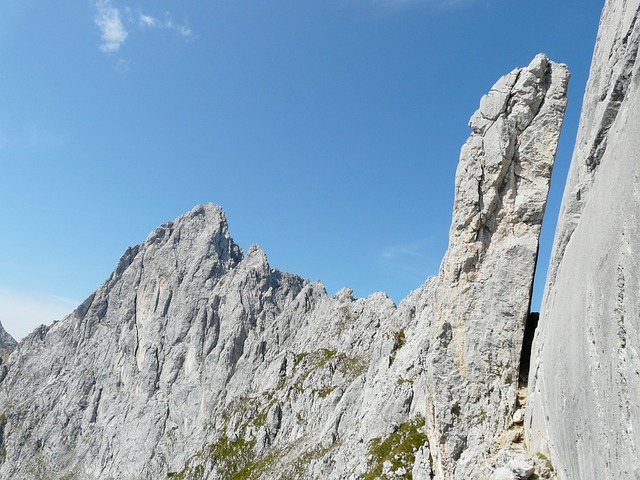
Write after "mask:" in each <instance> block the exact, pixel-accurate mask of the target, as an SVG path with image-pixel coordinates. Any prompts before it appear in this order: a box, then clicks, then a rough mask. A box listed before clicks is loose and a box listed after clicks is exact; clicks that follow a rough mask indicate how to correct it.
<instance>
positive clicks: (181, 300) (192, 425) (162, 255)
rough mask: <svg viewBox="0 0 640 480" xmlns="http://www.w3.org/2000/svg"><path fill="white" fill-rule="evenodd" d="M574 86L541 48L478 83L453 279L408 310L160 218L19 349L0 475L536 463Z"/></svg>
mask: <svg viewBox="0 0 640 480" xmlns="http://www.w3.org/2000/svg"><path fill="white" fill-rule="evenodd" d="M567 80H568V73H567V70H566V67H564V66H563V65H558V64H555V63H552V62H550V61H549V60H548V59H547V58H546V57H544V56H543V55H539V56H537V57H536V58H535V59H534V60H533V62H532V63H531V64H530V65H529V66H528V67H526V68H522V69H518V70H515V71H513V72H512V73H510V74H509V75H507V76H505V77H503V78H502V79H501V80H500V81H499V82H498V83H497V84H496V86H495V87H494V88H493V89H492V91H491V92H490V93H489V94H488V95H487V96H486V97H484V98H483V100H482V102H481V107H480V109H479V111H478V112H477V113H476V114H475V115H474V117H473V118H472V120H471V127H472V129H473V133H472V134H471V137H470V139H469V140H468V142H467V143H466V144H465V146H464V147H463V149H462V154H461V158H460V165H459V168H458V173H457V176H456V201H455V205H454V214H453V225H452V228H451V234H450V246H449V250H448V252H447V254H446V257H445V259H444V261H443V263H442V267H441V270H440V273H439V274H438V275H437V276H436V277H433V278H430V279H428V280H427V281H426V282H425V283H424V284H423V285H422V286H421V287H419V288H418V289H417V290H415V291H414V292H412V293H411V294H410V295H409V296H408V297H407V298H406V299H405V300H403V301H402V302H401V303H400V305H398V306H396V305H395V304H394V303H393V302H392V301H391V300H390V299H389V298H388V297H387V296H386V295H385V294H384V293H376V294H373V295H371V296H370V297H368V298H365V299H355V298H354V297H353V292H352V291H351V290H349V289H348V288H345V289H343V290H341V291H340V292H338V293H337V294H336V295H334V296H329V295H327V293H326V292H325V290H324V287H323V286H322V284H320V283H318V282H316V283H310V282H308V281H307V280H304V279H302V278H300V277H298V276H296V275H292V274H288V273H283V272H280V271H278V270H276V269H274V268H272V267H271V266H270V265H269V263H268V261H267V258H266V255H265V254H264V253H263V252H262V251H261V250H260V248H259V247H257V246H252V247H251V248H250V249H249V251H248V252H247V253H246V254H243V253H242V252H241V250H240V248H239V247H238V246H237V245H236V244H235V243H234V242H233V240H232V239H231V237H230V235H229V232H228V228H227V223H226V220H225V216H224V214H223V212H222V211H221V209H220V208H219V207H216V206H214V205H202V206H199V207H196V208H195V209H194V210H192V211H191V212H189V213H187V214H185V215H183V216H182V217H180V218H178V219H177V220H175V221H174V222H170V223H167V224H164V225H162V226H160V227H159V228H158V229H157V230H155V231H154V232H153V233H152V234H151V235H150V236H149V237H148V239H147V240H146V241H145V242H144V243H142V244H141V245H139V246H137V247H133V248H129V249H128V250H127V251H126V252H125V254H124V255H123V256H122V258H121V260H120V261H119V263H118V265H117V267H116V269H115V271H114V273H113V274H112V275H111V277H110V278H109V279H108V280H107V281H106V282H105V283H104V284H103V285H102V286H101V287H100V288H98V290H97V291H96V292H95V293H94V294H93V295H91V296H90V297H89V298H88V299H87V300H86V301H85V302H84V303H83V304H82V305H81V306H80V307H78V309H77V310H76V311H75V312H73V313H72V314H71V315H70V316H68V317H67V318H65V319H63V320H62V321H60V322H57V323H55V324H54V325H52V326H50V327H41V328H39V329H37V330H36V331H35V332H33V333H32V334H31V335H30V336H29V337H27V338H26V339H25V340H24V341H23V342H22V343H21V344H20V346H19V347H18V348H17V349H16V350H15V351H14V352H13V353H12V355H11V357H10V359H9V361H8V369H7V374H6V377H5V378H4V380H3V381H2V383H0V414H1V415H0V478H70V479H78V480H89V479H104V478H117V479H132V480H133V479H135V480H140V479H159V478H181V479H223V478H224V479H227V478H250V479H254V478H265V479H266V478H284V479H298V478H310V479H325V478H335V479H373V478H388V479H391V478H410V477H412V478H416V479H420V478H422V479H431V478H437V479H449V478H456V479H458V478H459V479H462V478H465V479H466V478H489V477H490V476H491V474H492V473H494V472H498V474H499V473H500V471H501V470H500V469H501V468H502V467H504V468H507V469H508V472H509V473H510V474H512V475H516V478H517V475H520V473H518V472H520V471H521V468H520V465H525V466H527V465H530V464H531V462H528V460H525V459H524V457H523V459H521V460H519V461H520V463H518V462H517V461H516V460H514V459H516V458H520V457H516V456H514V455H511V453H510V450H509V448H506V447H505V445H506V444H507V443H508V444H512V443H513V442H517V438H516V437H514V436H511V437H508V435H507V429H509V428H510V427H511V426H512V418H513V414H514V412H515V410H516V407H517V405H516V403H517V401H516V389H517V382H518V361H519V354H520V345H521V343H522V339H523V332H524V321H525V318H526V315H527V313H528V305H529V295H530V289H531V284H532V281H533V271H534V265H535V257H536V251H537V241H538V235H539V232H540V223H541V220H542V214H543V212H544V206H545V202H546V194H547V190H548V186H549V176H550V173H551V168H552V164H553V158H554V155H555V146H556V143H557V138H558V134H559V131H560V124H561V121H562V116H563V113H564V108H565V105H566V87H567ZM507 437H508V438H509V440H508V441H507ZM514 462H515V463H514ZM522 462H524V463H522ZM527 462H528V463H527ZM514 465H515V466H514ZM516 467H517V468H516ZM504 468H503V470H502V471H503V472H504V471H505V470H504ZM527 468H528V467H527ZM519 469H520V470H519ZM525 470H526V469H525Z"/></svg>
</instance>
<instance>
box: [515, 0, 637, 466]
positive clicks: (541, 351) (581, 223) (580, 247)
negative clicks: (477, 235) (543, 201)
mask: <svg viewBox="0 0 640 480" xmlns="http://www.w3.org/2000/svg"><path fill="white" fill-rule="evenodd" d="M639 13H640V2H639V1H638V0H629V1H617V0H609V1H607V3H606V5H605V8H604V11H603V13H602V19H601V21H600V28H599V32H598V38H597V43H596V48H595V52H594V55H593V62H592V66H591V73H590V77H589V82H588V85H587V89H586V93H585V96H584V104H583V111H582V116H581V120H580V128H579V133H578V138H577V141H576V147H575V151H574V155H573V159H572V163H571V168H570V172H569V177H568V180H567V184H566V188H565V192H564V197H563V201H562V208H561V214H560V219H559V223H558V227H557V231H556V237H555V242H554V251H553V254H552V259H551V263H550V267H549V273H548V276H547V282H546V289H545V294H544V300H543V307H542V311H541V312H540V313H541V316H540V328H539V332H538V334H537V338H536V341H535V345H534V354H533V358H534V361H533V362H532V370H531V376H530V382H529V392H530V394H529V395H530V408H529V413H528V419H527V427H528V429H527V431H528V433H527V437H528V440H529V445H530V447H531V448H532V449H534V450H540V451H544V452H545V453H546V454H547V455H548V456H549V457H550V458H551V460H552V462H553V465H554V466H555V467H556V469H557V471H558V476H559V478H561V479H578V478H612V479H630V478H640V452H639V449H640V433H639V432H640V373H639V372H640V358H639V357H638V351H640V336H639V335H638V331H639V330H640V315H639V311H638V306H639V305H640V302H639V300H640V298H639V296H638V292H640V288H639V287H640V285H639V284H638V281H639V278H638V260H639V256H638V252H639V251H640V232H639V231H638V228H639V226H640V223H639V220H638V212H640V200H639V199H640V190H639V185H640V183H639V179H640V158H639V151H640V150H639V148H638V139H639V138H640V116H639V115H638V112H639V108H640V88H639V85H640V74H639V66H638V46H639V45H640V22H638V16H639Z"/></svg>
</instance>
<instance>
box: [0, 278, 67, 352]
mask: <svg viewBox="0 0 640 480" xmlns="http://www.w3.org/2000/svg"><path fill="white" fill-rule="evenodd" d="M79 304H80V302H78V301H76V300H72V299H70V298H64V297H60V296H56V295H41V294H33V293H26V292H20V291H16V290H12V289H8V288H4V287H0V322H2V325H3V326H4V328H5V330H6V331H7V332H9V333H10V334H11V335H12V336H13V338H15V339H16V340H20V339H22V338H23V337H25V336H27V335H28V334H29V333H31V332H32V331H33V330H34V329H35V328H36V327H37V326H39V325H42V324H50V323H52V322H53V321H54V320H60V319H61V318H63V317H65V316H66V315H68V314H69V313H71V312H72V311H73V310H74V309H75V308H76V307H77V306H78V305H79Z"/></svg>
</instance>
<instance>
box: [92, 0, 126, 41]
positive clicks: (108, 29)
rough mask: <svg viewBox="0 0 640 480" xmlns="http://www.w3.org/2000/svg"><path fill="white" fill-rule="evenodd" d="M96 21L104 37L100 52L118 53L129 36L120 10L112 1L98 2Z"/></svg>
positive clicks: (102, 0) (99, 0)
mask: <svg viewBox="0 0 640 480" xmlns="http://www.w3.org/2000/svg"><path fill="white" fill-rule="evenodd" d="M94 21H95V22H96V25H97V26H98V28H100V33H101V36H102V43H101V44H100V50H102V51H103V52H105V53H114V52H117V51H118V50H119V49H120V47H121V46H122V44H123V43H124V42H125V40H126V39H127V36H128V35H129V34H128V33H127V31H126V30H125V28H124V25H123V24H122V14H121V13H120V10H119V9H118V8H116V7H114V6H113V5H112V4H111V2H110V0H98V1H97V2H96V17H95V19H94Z"/></svg>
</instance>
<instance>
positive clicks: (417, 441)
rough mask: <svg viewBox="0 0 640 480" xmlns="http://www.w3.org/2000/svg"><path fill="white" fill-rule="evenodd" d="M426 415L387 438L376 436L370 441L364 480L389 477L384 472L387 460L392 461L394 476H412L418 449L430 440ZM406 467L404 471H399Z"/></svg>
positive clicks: (403, 426)
mask: <svg viewBox="0 0 640 480" xmlns="http://www.w3.org/2000/svg"><path fill="white" fill-rule="evenodd" d="M424 424H425V421H424V417H423V416H422V415H420V416H418V417H416V418H414V419H413V420H409V421H407V422H404V423H403V424H401V425H400V427H399V428H398V429H397V430H396V431H395V432H393V433H392V434H391V435H389V436H388V437H387V438H384V439H383V438H374V439H373V440H371V442H370V443H369V454H370V460H369V472H367V473H366V474H365V476H364V480H373V479H376V478H381V479H388V478H389V477H388V476H387V475H385V474H383V469H384V464H385V462H390V463H391V471H392V472H394V475H393V478H406V479H410V478H411V477H412V475H411V470H412V468H413V464H414V463H415V460H416V451H417V450H418V449H419V448H420V447H422V446H423V445H425V444H426V443H427V442H428V438H427V435H426V433H424ZM401 468H404V473H397V472H398V471H400V470H401Z"/></svg>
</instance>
